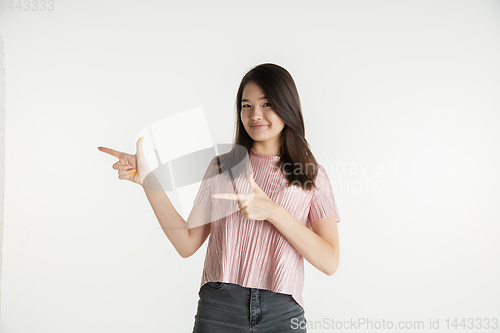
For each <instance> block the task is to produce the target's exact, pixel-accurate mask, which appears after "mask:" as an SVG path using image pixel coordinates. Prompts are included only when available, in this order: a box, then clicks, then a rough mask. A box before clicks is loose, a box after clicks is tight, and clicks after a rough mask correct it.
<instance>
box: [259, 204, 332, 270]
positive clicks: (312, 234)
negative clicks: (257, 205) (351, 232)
mask: <svg viewBox="0 0 500 333" xmlns="http://www.w3.org/2000/svg"><path fill="white" fill-rule="evenodd" d="M275 207H276V208H275V209H274V211H273V214H272V217H271V218H270V219H268V221H269V222H271V223H272V224H273V225H274V226H275V227H276V229H278V231H279V232H280V233H281V234H282V235H283V236H284V237H285V238H286V239H287V240H288V241H289V242H290V244H292V246H293V247H294V248H295V249H296V250H297V251H299V253H300V254H301V255H302V256H303V257H304V258H305V259H306V260H307V261H308V262H309V263H311V265H313V266H314V267H316V268H317V269H319V270H320V271H322V272H323V273H325V274H326V275H333V274H334V273H335V272H336V271H337V268H338V266H339V256H340V248H339V236H338V228H337V219H336V218H335V217H334V216H332V217H327V218H323V219H319V220H316V221H315V222H314V223H313V224H312V228H313V230H311V229H309V228H307V227H306V226H305V225H303V224H302V223H300V221H299V220H297V219H296V218H295V217H294V216H293V215H292V214H290V213H289V212H288V211H286V210H285V209H284V208H283V207H282V206H280V205H275Z"/></svg>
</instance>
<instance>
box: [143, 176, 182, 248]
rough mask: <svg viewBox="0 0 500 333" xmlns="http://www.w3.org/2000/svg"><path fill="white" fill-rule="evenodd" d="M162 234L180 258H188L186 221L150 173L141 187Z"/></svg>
mask: <svg viewBox="0 0 500 333" xmlns="http://www.w3.org/2000/svg"><path fill="white" fill-rule="evenodd" d="M142 187H143V188H144V192H146V196H147V198H148V200H149V203H150V204H151V207H152V208H153V211H154V213H155V215H156V218H157V219H158V222H159V223H160V226H161V228H162V229H163V232H164V233H165V235H166V236H167V238H168V239H169V240H170V242H171V243H172V245H173V246H174V248H175V249H176V250H177V252H178V253H179V254H180V256H181V257H183V258H187V257H188V256H189V246H190V242H189V240H190V233H189V229H188V227H187V223H186V221H185V220H184V219H183V218H182V216H180V215H179V213H178V212H177V210H175V208H174V206H173V205H172V203H171V202H170V199H169V198H168V196H167V195H166V194H165V191H164V190H163V189H162V187H161V184H160V182H159V181H158V179H157V178H156V177H155V176H154V175H153V174H152V173H151V174H149V175H148V176H147V177H146V182H145V184H143V186H142Z"/></svg>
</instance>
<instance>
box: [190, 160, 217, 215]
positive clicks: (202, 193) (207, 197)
mask: <svg viewBox="0 0 500 333" xmlns="http://www.w3.org/2000/svg"><path fill="white" fill-rule="evenodd" d="M215 161H216V159H215V157H214V158H213V159H212V161H211V162H210V164H209V165H208V167H207V170H206V171H205V174H204V176H203V179H202V181H201V184H200V188H199V190H198V194H197V195H196V198H195V199H194V201H193V204H195V205H197V206H200V207H202V208H206V209H211V208H212V187H211V181H212V179H213V177H214V176H215V174H216V173H215V171H216V170H217V169H216V162H215Z"/></svg>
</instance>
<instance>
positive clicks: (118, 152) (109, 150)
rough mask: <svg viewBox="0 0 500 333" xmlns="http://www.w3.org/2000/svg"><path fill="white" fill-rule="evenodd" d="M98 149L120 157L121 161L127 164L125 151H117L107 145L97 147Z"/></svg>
mask: <svg viewBox="0 0 500 333" xmlns="http://www.w3.org/2000/svg"><path fill="white" fill-rule="evenodd" d="M97 149H99V150H100V151H102V152H103V153H106V154H109V155H112V156H114V157H116V158H118V159H119V160H120V162H122V163H123V164H125V162H126V161H125V159H124V158H123V153H122V152H120V151H117V150H114V149H111V148H106V147H97Z"/></svg>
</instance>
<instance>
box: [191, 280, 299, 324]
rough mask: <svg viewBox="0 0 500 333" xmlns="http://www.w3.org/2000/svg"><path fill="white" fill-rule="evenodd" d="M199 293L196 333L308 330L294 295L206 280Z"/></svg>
mask: <svg viewBox="0 0 500 333" xmlns="http://www.w3.org/2000/svg"><path fill="white" fill-rule="evenodd" d="M198 295H199V296H200V300H199V301H198V310H197V313H196V315H195V316H194V318H195V322H194V328H193V333H240V332H255V333H257V332H258V333H264V332H269V333H271V332H272V333H278V332H297V333H303V332H307V329H306V323H307V320H306V319H305V317H304V309H303V308H302V307H301V306H300V305H299V304H298V303H297V302H296V301H295V300H294V299H293V298H292V296H291V295H287V294H281V293H275V292H274V291H271V290H267V289H257V288H245V287H242V286H240V285H237V284H234V283H227V282H207V283H205V284H204V285H203V286H202V287H201V289H200V292H199V293H198Z"/></svg>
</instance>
